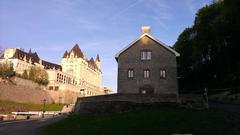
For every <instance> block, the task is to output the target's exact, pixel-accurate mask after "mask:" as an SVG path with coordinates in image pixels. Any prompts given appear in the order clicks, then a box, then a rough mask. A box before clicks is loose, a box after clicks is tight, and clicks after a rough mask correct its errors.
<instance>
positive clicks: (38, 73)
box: [28, 67, 49, 85]
mask: <svg viewBox="0 0 240 135" xmlns="http://www.w3.org/2000/svg"><path fill="white" fill-rule="evenodd" d="M28 78H29V79H30V80H32V81H34V82H36V83H38V84H41V85H47V84H48V82H49V81H48V74H47V72H46V71H45V70H44V69H41V68H40V67H31V69H30V71H29V75H28Z"/></svg>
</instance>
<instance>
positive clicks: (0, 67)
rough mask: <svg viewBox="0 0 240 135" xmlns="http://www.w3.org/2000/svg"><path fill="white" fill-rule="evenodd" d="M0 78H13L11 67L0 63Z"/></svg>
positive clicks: (13, 73)
mask: <svg viewBox="0 0 240 135" xmlns="http://www.w3.org/2000/svg"><path fill="white" fill-rule="evenodd" d="M0 76H1V77H2V78H9V77H12V76H15V72H14V71H13V67H12V65H11V64H9V63H1V64H0Z"/></svg>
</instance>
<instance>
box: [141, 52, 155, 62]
mask: <svg viewBox="0 0 240 135" xmlns="http://www.w3.org/2000/svg"><path fill="white" fill-rule="evenodd" d="M151 59H152V52H151V51H141V60H151Z"/></svg>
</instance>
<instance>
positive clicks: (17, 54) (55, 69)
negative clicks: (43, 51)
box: [0, 44, 110, 96]
mask: <svg viewBox="0 0 240 135" xmlns="http://www.w3.org/2000/svg"><path fill="white" fill-rule="evenodd" d="M0 62H8V63H10V64H11V65H12V66H13V69H14V71H16V73H18V74H22V73H23V72H24V70H27V71H28V70H30V68H31V67H32V66H38V67H40V68H42V69H45V70H46V71H47V73H48V78H49V84H48V86H47V89H48V90H55V91H64V90H71V91H75V92H79V94H80V95H82V96H93V95H102V94H106V93H109V92H110V90H109V89H108V88H107V87H103V86H102V72H101V61H100V58H99V55H97V56H96V58H95V59H93V58H91V59H87V58H86V57H85V56H84V54H83V52H82V51H81V49H80V48H79V46H78V45H77V44H76V45H75V46H74V47H73V48H72V49H71V50H70V51H66V52H65V53H64V55H63V57H62V60H61V65H58V64H54V63H51V62H48V61H45V60H42V59H40V58H39V57H38V55H37V53H36V52H34V53H33V52H32V51H31V50H29V52H25V51H23V50H21V49H17V48H7V49H5V50H4V53H3V55H2V56H1V57H0Z"/></svg>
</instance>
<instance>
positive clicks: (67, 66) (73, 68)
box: [61, 44, 103, 95]
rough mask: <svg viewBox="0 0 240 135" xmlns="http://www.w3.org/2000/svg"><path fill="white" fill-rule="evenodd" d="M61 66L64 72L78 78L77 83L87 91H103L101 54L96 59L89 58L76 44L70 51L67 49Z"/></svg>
mask: <svg viewBox="0 0 240 135" xmlns="http://www.w3.org/2000/svg"><path fill="white" fill-rule="evenodd" d="M61 66H62V71H63V72H65V73H68V74H70V75H72V76H73V77H74V78H76V82H75V83H76V85H79V86H80V87H81V88H82V89H83V90H85V92H88V91H89V92H93V93H94V91H95V92H99V91H103V89H102V72H101V62H100V58H99V55H97V57H96V58H95V59H94V58H90V59H87V58H86V57H85V56H84V54H83V52H82V51H81V49H80V48H79V46H78V44H76V45H75V46H74V47H73V48H72V49H71V50H70V51H65V53H64V55H63V57H62V60H61ZM86 95H89V93H86ZM90 95H91V94H90Z"/></svg>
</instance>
